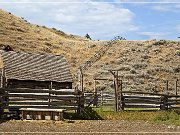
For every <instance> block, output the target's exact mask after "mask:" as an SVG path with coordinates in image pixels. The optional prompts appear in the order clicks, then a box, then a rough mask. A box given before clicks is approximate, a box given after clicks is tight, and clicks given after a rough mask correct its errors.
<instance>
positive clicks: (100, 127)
mask: <svg viewBox="0 0 180 135" xmlns="http://www.w3.org/2000/svg"><path fill="white" fill-rule="evenodd" d="M0 132H1V134H3V132H7V133H8V134H15V133H12V132H20V133H23V132H24V133H23V134H32V132H35V133H34V134H111V133H113V134H120V133H121V134H132V133H134V134H143V133H145V132H146V134H180V126H174V125H164V124H154V123H151V122H145V121H124V120H75V121H16V120H12V121H7V122H2V123H1V124H0ZM73 132H74V133H73ZM16 134H17V133H16Z"/></svg>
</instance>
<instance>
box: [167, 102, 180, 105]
mask: <svg viewBox="0 0 180 135" xmlns="http://www.w3.org/2000/svg"><path fill="white" fill-rule="evenodd" d="M166 104H167V105H180V102H167V103H166Z"/></svg>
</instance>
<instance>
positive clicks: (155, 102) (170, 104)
mask: <svg viewBox="0 0 180 135" xmlns="http://www.w3.org/2000/svg"><path fill="white" fill-rule="evenodd" d="M120 96H121V97H120ZM84 97H85V104H87V105H88V104H89V103H91V105H94V106H114V107H115V94H114V93H108V92H106V93H105V92H103V91H101V92H98V93H97V95H94V94H93V93H85V94H84ZM92 97H94V98H92ZM118 106H119V110H124V109H127V108H139V109H162V110H166V109H176V108H180V95H167V94H157V93H147V92H132V91H123V92H122V94H121V95H120V94H119V97H118Z"/></svg>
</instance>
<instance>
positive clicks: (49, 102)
mask: <svg viewBox="0 0 180 135" xmlns="http://www.w3.org/2000/svg"><path fill="white" fill-rule="evenodd" d="M51 90H52V82H51V83H50V86H49V99H48V107H50V104H51V98H50V97H51V94H50V91H51Z"/></svg>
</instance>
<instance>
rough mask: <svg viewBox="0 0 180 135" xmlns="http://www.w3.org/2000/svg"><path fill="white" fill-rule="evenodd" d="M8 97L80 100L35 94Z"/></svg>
mask: <svg viewBox="0 0 180 135" xmlns="http://www.w3.org/2000/svg"><path fill="white" fill-rule="evenodd" d="M6 96H8V97H23V98H36V99H49V98H50V99H58V100H78V97H75V96H68V97H66V96H64V97H63V96H61V97H60V96H46V95H34V94H28V95H24V94H8V95H6Z"/></svg>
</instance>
